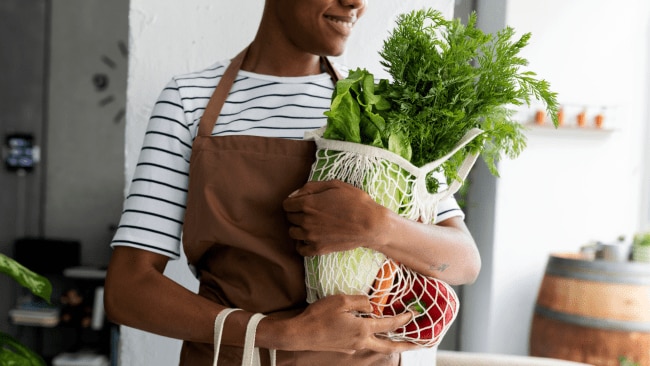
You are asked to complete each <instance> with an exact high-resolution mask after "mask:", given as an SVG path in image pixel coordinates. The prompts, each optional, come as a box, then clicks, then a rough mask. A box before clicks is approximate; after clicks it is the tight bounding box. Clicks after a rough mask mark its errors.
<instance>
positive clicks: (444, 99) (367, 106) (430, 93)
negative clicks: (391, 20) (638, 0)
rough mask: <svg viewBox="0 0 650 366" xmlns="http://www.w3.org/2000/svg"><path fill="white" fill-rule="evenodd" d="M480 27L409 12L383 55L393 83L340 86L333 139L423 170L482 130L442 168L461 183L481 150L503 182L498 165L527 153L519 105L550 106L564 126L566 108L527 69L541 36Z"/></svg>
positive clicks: (359, 77) (349, 81)
mask: <svg viewBox="0 0 650 366" xmlns="http://www.w3.org/2000/svg"><path fill="white" fill-rule="evenodd" d="M476 21H477V16H476V13H472V14H471V15H470V17H469V19H468V22H467V25H463V24H462V23H461V22H460V20H459V19H454V20H447V19H445V18H444V17H443V16H442V14H441V13H440V12H438V11H437V10H433V9H422V10H414V11H412V12H410V13H405V14H401V15H399V16H398V18H397V20H396V27H395V28H394V29H393V30H392V31H391V33H390V34H389V37H388V38H387V39H386V40H385V41H384V45H383V48H382V50H381V51H380V52H379V54H380V56H381V57H382V60H381V61H380V62H381V64H382V66H383V67H384V68H385V69H386V71H387V72H388V73H389V75H390V76H391V79H392V80H390V81H388V80H380V81H378V82H377V83H376V84H373V83H370V80H374V77H373V76H372V74H370V73H369V72H368V71H367V70H362V69H357V70H354V71H351V72H350V75H349V77H348V78H346V79H344V80H341V81H339V83H338V84H337V88H336V91H335V93H334V96H333V102H332V106H331V110H330V111H328V112H326V113H325V114H326V115H327V116H328V126H327V129H326V131H325V134H324V136H325V137H326V138H333V139H340V140H346V141H352V142H361V143H365V144H369V145H373V146H378V147H383V148H386V149H388V150H390V151H393V152H395V153H397V154H400V155H401V156H403V157H405V158H406V159H408V160H410V161H411V163H413V164H414V165H416V166H423V165H424V164H427V163H429V162H431V161H434V160H437V159H439V158H441V157H443V156H445V155H447V153H448V152H449V151H451V150H452V149H453V147H454V146H455V145H456V144H457V143H458V142H459V141H460V140H461V138H462V137H463V136H464V135H465V133H467V132H468V131H469V130H471V129H472V128H480V129H482V130H483V131H484V133H483V134H481V135H480V136H478V137H477V138H475V139H474V140H473V141H472V142H471V143H469V144H468V145H467V146H465V147H464V148H463V149H461V150H460V151H459V152H458V153H456V154H455V155H454V156H453V157H452V158H450V159H449V160H447V161H446V162H445V163H443V165H442V166H441V169H442V170H443V171H444V173H445V175H446V177H447V181H451V180H453V179H458V178H459V177H458V175H457V171H458V168H459V167H460V165H461V164H462V162H463V161H464V159H465V157H467V156H468V155H469V154H475V153H480V155H481V157H482V158H483V160H484V161H485V162H486V163H487V166H488V168H489V169H490V171H491V172H492V174H494V175H496V176H498V171H497V162H498V161H499V160H500V159H501V158H502V157H503V156H507V157H509V158H515V157H517V156H518V155H519V154H520V153H521V151H522V150H523V149H524V148H525V147H526V138H525V135H524V134H523V131H522V130H523V126H522V125H521V124H520V123H519V122H518V121H514V120H513V118H512V117H513V115H514V112H515V109H514V108H516V107H519V106H522V105H530V104H531V102H532V101H533V100H538V101H541V102H543V103H544V104H545V106H546V109H547V112H548V115H549V116H550V117H551V120H552V121H553V123H554V124H555V126H557V124H558V120H557V112H558V110H559V106H558V103H557V100H556V93H554V92H552V91H551V90H550V85H549V83H548V82H547V81H545V80H543V79H538V78H537V75H536V74H535V73H534V72H532V71H530V70H524V69H523V68H524V67H526V66H527V65H528V61H527V60H526V59H524V58H523V57H521V56H520V55H519V53H520V51H521V50H522V49H523V48H524V47H526V46H527V45H528V42H529V40H530V37H531V34H530V33H526V34H524V35H523V36H521V37H520V38H518V39H515V38H514V37H515V31H514V29H513V28H510V27H506V28H504V29H502V30H501V31H499V32H497V33H496V34H494V35H493V34H486V33H484V32H483V31H481V30H480V29H478V28H477V27H476ZM349 124H354V126H350V125H349ZM366 127H369V129H368V130H365V129H366ZM368 131H369V132H368ZM430 183H432V185H431V187H432V188H433V189H431V191H435V190H436V186H437V184H436V182H430Z"/></svg>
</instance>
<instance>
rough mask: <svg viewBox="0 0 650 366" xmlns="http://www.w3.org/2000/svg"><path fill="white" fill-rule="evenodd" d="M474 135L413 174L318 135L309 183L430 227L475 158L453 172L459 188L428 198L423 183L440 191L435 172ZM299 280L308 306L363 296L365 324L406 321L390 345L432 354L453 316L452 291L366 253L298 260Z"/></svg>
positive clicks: (404, 165) (398, 162)
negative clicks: (334, 183)
mask: <svg viewBox="0 0 650 366" xmlns="http://www.w3.org/2000/svg"><path fill="white" fill-rule="evenodd" d="M480 133H481V130H479V129H473V130H471V131H469V132H468V133H467V134H466V135H465V136H464V137H463V138H462V139H461V141H459V142H458V144H457V145H456V147H455V148H454V149H453V150H452V151H451V152H450V153H449V154H447V155H446V156H444V157H442V158H441V159H438V160H436V161H434V162H431V163H429V164H426V165H425V166H423V167H416V166H414V165H412V164H411V163H410V162H409V161H407V160H406V159H404V158H402V157H401V156H399V155H397V154H393V153H391V152H390V151H388V150H385V149H381V148H376V147H373V146H368V145H362V144H357V143H351V142H345V141H335V140H328V139H323V138H322V137H321V135H322V129H321V130H318V131H315V132H314V133H312V134H310V135H307V136H306V137H307V138H313V139H314V140H315V142H316V147H317V149H316V161H315V162H314V164H313V165H312V169H311V174H310V177H309V180H311V181H323V180H331V179H339V180H341V181H344V182H346V183H349V184H352V185H354V186H355V187H357V188H360V189H362V190H364V191H365V192H367V193H368V194H369V195H370V197H372V198H373V199H374V200H375V201H376V202H377V203H379V204H381V205H383V206H385V207H387V208H389V209H391V210H393V211H394V212H396V213H398V214H400V215H401V216H403V217H406V218H408V219H411V220H417V221H421V222H425V223H432V222H434V220H435V217H436V213H437V204H438V202H440V201H441V200H442V199H445V198H447V197H449V196H450V195H452V194H454V193H455V192H456V191H457V190H458V188H460V185H461V184H462V180H463V179H465V177H466V176H467V174H468V173H469V170H470V169H471V167H472V166H473V165H474V162H475V161H476V158H477V156H476V155H470V156H468V157H467V158H466V159H465V161H464V162H463V163H462V164H461V167H460V169H459V171H458V176H459V177H460V180H456V181H453V182H451V183H450V184H449V185H441V187H446V188H445V189H443V190H441V191H439V192H436V193H433V194H432V193H429V192H428V191H427V185H426V177H427V175H428V174H430V173H433V174H434V177H435V178H436V179H438V181H439V182H445V183H446V180H445V177H444V174H442V173H439V172H435V170H436V169H437V168H438V167H439V166H440V165H441V164H442V163H443V162H444V161H446V160H447V159H449V158H450V157H451V156H452V155H453V154H454V153H456V152H457V151H458V150H460V149H461V148H463V147H464V146H465V145H466V144H467V143H469V142H470V141H471V140H472V139H474V137H476V136H478V134H480ZM305 276H306V277H305V283H306V286H307V302H309V303H312V302H314V301H316V300H318V299H320V298H323V297H325V296H329V295H334V294H349V295H367V296H368V297H369V299H370V302H371V304H372V306H373V312H372V314H369V316H372V317H376V318H378V317H384V316H394V315H397V314H401V313H403V312H407V311H408V312H411V313H413V314H414V318H413V320H412V321H411V322H409V323H408V324H406V325H405V326H404V327H403V328H400V329H397V330H395V331H393V332H389V333H388V334H385V336H386V337H388V338H390V339H392V340H399V341H407V342H412V343H415V344H419V345H421V346H424V347H433V346H436V345H438V344H439V343H440V342H441V341H442V338H443V337H444V334H445V333H446V332H447V330H448V329H449V327H450V326H451V324H452V323H453V321H454V319H455V318H456V315H457V314H458V296H457V295H456V293H455V291H454V290H453V289H452V288H451V286H449V285H448V284H446V283H445V282H443V281H440V280H438V279H435V278H432V277H427V276H424V275H422V274H419V273H417V272H415V271H413V270H411V269H409V268H408V267H406V266H404V265H402V264H400V263H397V262H396V261H394V260H393V259H391V258H388V257H386V256H385V255H384V254H382V253H380V252H377V251H374V250H372V249H368V248H363V247H360V248H356V249H353V250H349V251H342V252H335V253H330V254H326V255H319V256H313V257H305Z"/></svg>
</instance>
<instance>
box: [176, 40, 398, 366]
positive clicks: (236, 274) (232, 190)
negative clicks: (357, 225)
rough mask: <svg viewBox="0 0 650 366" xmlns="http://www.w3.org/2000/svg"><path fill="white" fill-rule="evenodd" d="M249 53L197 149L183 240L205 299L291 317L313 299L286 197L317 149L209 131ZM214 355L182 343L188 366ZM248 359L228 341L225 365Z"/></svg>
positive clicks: (367, 357)
mask: <svg viewBox="0 0 650 366" xmlns="http://www.w3.org/2000/svg"><path fill="white" fill-rule="evenodd" d="M244 57H245V50H244V51H243V52H242V53H240V54H239V55H238V56H237V57H236V58H235V59H233V60H232V62H231V63H230V65H229V66H228V69H227V70H226V72H225V74H224V75H223V77H222V79H221V81H220V83H219V85H218V86H217V88H216V89H215V92H214V94H213V95H212V98H211V99H210V102H209V103H208V107H207V108H206V111H205V113H204V115H203V117H202V118H201V121H200V125H199V131H198V134H197V137H196V138H195V140H194V143H193V146H192V157H191V161H190V179H189V193H188V199H187V210H186V214H185V224H184V227H183V246H184V250H185V254H186V255H187V258H188V261H189V263H190V264H192V265H194V266H195V267H196V270H197V275H198V276H199V280H200V286H199V294H200V295H201V296H203V297H206V298H208V299H210V300H212V301H215V302H217V303H219V304H222V305H224V306H226V307H234V308H235V307H236V308H241V309H244V310H246V311H249V312H254V313H263V314H265V315H272V316H276V317H282V316H284V317H288V316H291V315H294V314H297V313H299V312H301V311H302V310H303V309H304V308H305V307H306V306H307V303H306V302H305V298H306V294H305V282H304V277H305V273H304V266H303V258H302V257H301V256H300V255H298V253H297V252H296V250H295V245H296V243H295V241H294V240H293V239H291V238H290V237H289V234H288V232H289V223H288V221H287V219H286V216H285V213H284V211H283V209H282V201H283V200H284V199H285V198H286V197H287V196H288V195H289V194H290V193H291V192H293V191H294V190H296V189H298V188H300V187H302V185H303V184H305V182H306V181H307V177H308V175H309V170H310V168H311V164H312V163H313V161H314V154H315V150H316V148H315V145H314V143H313V142H312V141H302V140H289V139H279V138H266V137H256V136H216V137H215V136H211V133H212V129H213V127H214V123H215V122H216V120H217V118H218V116H219V113H220V111H221V107H222V106H223V103H224V102H225V100H226V97H227V96H228V93H229V91H230V88H231V86H232V83H233V81H234V79H235V77H236V75H237V72H238V71H239V67H240V66H241V62H242V60H243V58H244ZM325 61H326V59H325ZM325 64H326V66H327V67H328V72H329V73H330V75H332V76H333V80H337V76H336V74H335V72H334V70H333V68H331V65H330V64H329V62H327V61H326V62H325ZM242 341H243V340H242ZM260 353H261V355H262V361H263V364H269V361H268V352H266V351H265V350H261V352H260ZM213 354H214V348H213V345H212V344H205V343H193V342H184V343H183V347H182V351H181V362H180V363H181V365H191V366H199V365H211V364H212V358H213ZM241 358H242V348H240V347H232V346H226V345H222V346H221V350H220V353H219V365H237V366H239V365H240V364H241ZM398 362H399V357H398V356H397V355H393V356H392V357H387V356H386V355H383V354H377V353H371V352H358V353H357V354H355V355H353V356H352V355H347V354H343V353H334V352H286V351H278V352H277V364H278V365H280V366H288V365H301V366H302V365H305V366H315V365H397V364H398Z"/></svg>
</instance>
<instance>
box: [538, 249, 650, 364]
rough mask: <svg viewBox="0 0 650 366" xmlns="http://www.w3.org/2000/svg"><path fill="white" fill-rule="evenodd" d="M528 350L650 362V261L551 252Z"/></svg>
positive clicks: (605, 361)
mask: <svg viewBox="0 0 650 366" xmlns="http://www.w3.org/2000/svg"><path fill="white" fill-rule="evenodd" d="M530 354H531V355H532V356H539V357H551V358H558V359H564V360H571V361H578V362H584V363H589V364H593V365H596V366H619V365H620V363H619V358H620V357H625V358H627V360H630V361H633V362H635V363H636V364H638V365H640V366H650V265H648V264H646V263H635V262H622V263H621V262H606V261H603V260H584V259H580V258H579V257H577V256H575V255H564V254H556V255H551V256H550V257H549V259H548V263H547V266H546V272H545V274H544V278H543V280H542V284H541V286H540V289H539V293H538V296H537V302H536V305H535V311H534V314H533V321H532V326H531V335H530Z"/></svg>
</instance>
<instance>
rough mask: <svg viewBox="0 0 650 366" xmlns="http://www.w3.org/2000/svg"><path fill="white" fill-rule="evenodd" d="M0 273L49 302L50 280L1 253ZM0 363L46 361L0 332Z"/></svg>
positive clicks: (39, 365) (37, 364) (14, 365)
mask: <svg viewBox="0 0 650 366" xmlns="http://www.w3.org/2000/svg"><path fill="white" fill-rule="evenodd" d="M0 273H4V274H6V275H8V276H9V277H11V278H13V279H14V280H15V281H16V282H18V284H20V285H21V286H23V287H25V288H26V289H28V290H30V291H31V292H32V293H33V294H34V295H36V296H38V297H40V298H42V299H44V300H45V301H47V302H48V303H50V300H51V296H52V284H51V283H50V281H49V280H48V279H47V278H45V277H43V276H41V275H39V274H37V273H34V272H32V271H31V270H29V269H28V268H26V267H24V266H23V265H21V264H20V263H18V262H16V261H15V260H13V259H12V258H9V257H7V256H5V255H4V254H1V253H0ZM0 365H11V366H45V365H46V363H45V360H43V358H42V357H41V356H40V355H38V354H37V353H36V352H34V351H32V350H31V349H30V348H28V347H26V346H24V345H23V344H21V343H20V342H19V341H18V340H16V339H15V338H13V337H12V336H10V335H9V334H6V333H3V332H0Z"/></svg>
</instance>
